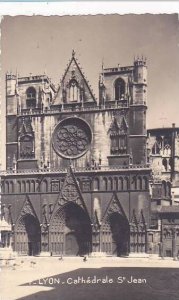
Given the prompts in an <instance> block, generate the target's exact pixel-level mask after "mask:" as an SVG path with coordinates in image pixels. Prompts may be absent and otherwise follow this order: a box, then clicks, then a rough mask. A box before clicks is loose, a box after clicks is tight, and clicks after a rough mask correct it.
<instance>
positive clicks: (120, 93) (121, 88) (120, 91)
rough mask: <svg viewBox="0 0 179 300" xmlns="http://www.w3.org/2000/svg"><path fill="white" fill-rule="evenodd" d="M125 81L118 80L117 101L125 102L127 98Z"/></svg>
mask: <svg viewBox="0 0 179 300" xmlns="http://www.w3.org/2000/svg"><path fill="white" fill-rule="evenodd" d="M125 86H126V84H125V81H124V80H123V79H122V78H118V79H116V81H115V83H114V96H115V100H124V98H125Z"/></svg>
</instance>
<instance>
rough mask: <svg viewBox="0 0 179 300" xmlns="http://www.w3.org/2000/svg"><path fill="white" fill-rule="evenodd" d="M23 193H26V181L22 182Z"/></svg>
mask: <svg viewBox="0 0 179 300" xmlns="http://www.w3.org/2000/svg"><path fill="white" fill-rule="evenodd" d="M21 192H22V193H26V184H25V181H22V190H21Z"/></svg>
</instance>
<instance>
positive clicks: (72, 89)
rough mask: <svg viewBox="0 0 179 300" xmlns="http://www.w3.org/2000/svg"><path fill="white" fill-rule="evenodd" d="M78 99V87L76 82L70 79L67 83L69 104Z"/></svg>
mask: <svg viewBox="0 0 179 300" xmlns="http://www.w3.org/2000/svg"><path fill="white" fill-rule="evenodd" d="M79 99H80V90H79V87H78V82H77V81H76V80H75V79H72V80H71V81H70V83H69V100H70V101H71V102H77V101H79Z"/></svg>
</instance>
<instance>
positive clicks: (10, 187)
mask: <svg viewBox="0 0 179 300" xmlns="http://www.w3.org/2000/svg"><path fill="white" fill-rule="evenodd" d="M9 192H10V193H14V183H13V181H10V183H9Z"/></svg>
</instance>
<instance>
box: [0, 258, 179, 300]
mask: <svg viewBox="0 0 179 300" xmlns="http://www.w3.org/2000/svg"><path fill="white" fill-rule="evenodd" d="M109 274H110V276H109ZM167 274H168V275H167ZM82 277H83V278H82ZM79 278H80V279H79ZM136 278H137V279H136ZM78 279H79V282H78ZM87 279H90V280H91V281H92V280H93V281H94V283H93V282H86V281H87ZM97 279H99V282H97V283H96V282H95V280H97ZM110 279H111V280H113V282H111V283H110V282H107V283H106V282H105V283H104V285H103V284H102V280H104V281H105V280H106V281H109V280H110ZM75 280H77V282H76V283H74V281H75ZM80 280H81V281H82V282H81V281H80ZM132 280H134V282H131V281H132ZM135 280H136V281H135ZM142 280H143V281H144V282H142ZM162 280H163V281H162ZM118 281H119V282H118ZM120 281H121V282H120ZM140 281H141V282H140ZM145 281H146V282H145ZM156 282H158V284H157V283H156ZM162 282H163V283H162ZM166 283H167V290H166V291H165V287H166ZM156 284H157V289H156V288H153V286H154V285H156ZM104 286H105V288H104ZM141 286H142V288H141ZM151 286H152V291H153V293H154V294H153V296H152V298H151ZM119 287H120V292H121V293H123V294H121V297H122V298H121V297H120V299H122V300H125V299H128V300H130V297H132V298H131V299H132V300H134V299H135V297H134V295H136V297H137V298H136V299H137V300H140V297H139V295H138V291H139V288H140V295H143V296H142V297H143V298H141V299H142V300H144V299H145V300H147V299H148V298H147V295H148V296H149V299H152V300H155V299H156V300H164V299H165V296H167V297H169V298H170V300H171V299H172V300H176V299H177V300H179V296H178V294H179V293H178V291H179V261H178V260H177V261H175V260H173V259H170V258H167V259H166V258H165V259H161V258H156V257H149V258H137V259H136V258H119V257H101V258H87V261H85V262H84V261H83V258H82V257H76V258H70V257H65V258H63V259H62V260H61V259H60V258H58V257H17V258H16V260H15V262H14V263H13V265H11V266H10V265H9V266H8V265H7V266H3V267H2V268H1V275H0V290H1V294H0V296H1V297H0V299H1V300H15V299H24V300H25V299H26V300H36V299H43V300H46V299H48V300H49V299H53V300H75V299H78V300H84V299H85V300H87V299H88V296H90V297H91V295H92V294H93V293H94V292H95V293H98V298H94V299H95V300H100V299H103V300H105V299H106V300H108V299H109V298H105V297H110V295H111V298H112V299H113V300H114V299H119ZM121 287H122V288H121ZM149 287H150V288H149ZM137 288H138V289H137ZM170 288H172V289H171V290H170ZM87 290H89V291H88V294H86V291H87ZM104 290H105V291H106V292H105V295H104V294H103V292H104ZM163 290H164V291H165V292H163ZM114 291H115V294H114V295H113V292H114ZM142 291H143V292H142ZM157 291H159V295H158V292H157ZM169 291H170V294H167V293H168V292H169ZM176 291H177V293H175V292H176ZM69 293H70V294H69ZM142 293H143V294H142ZM70 295H71V296H70ZM102 295H103V296H102ZM115 295H116V296H115ZM115 297H116V298H115ZM172 297H173V298H172ZM89 299H90V298H89ZM166 299H167V298H166Z"/></svg>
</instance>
